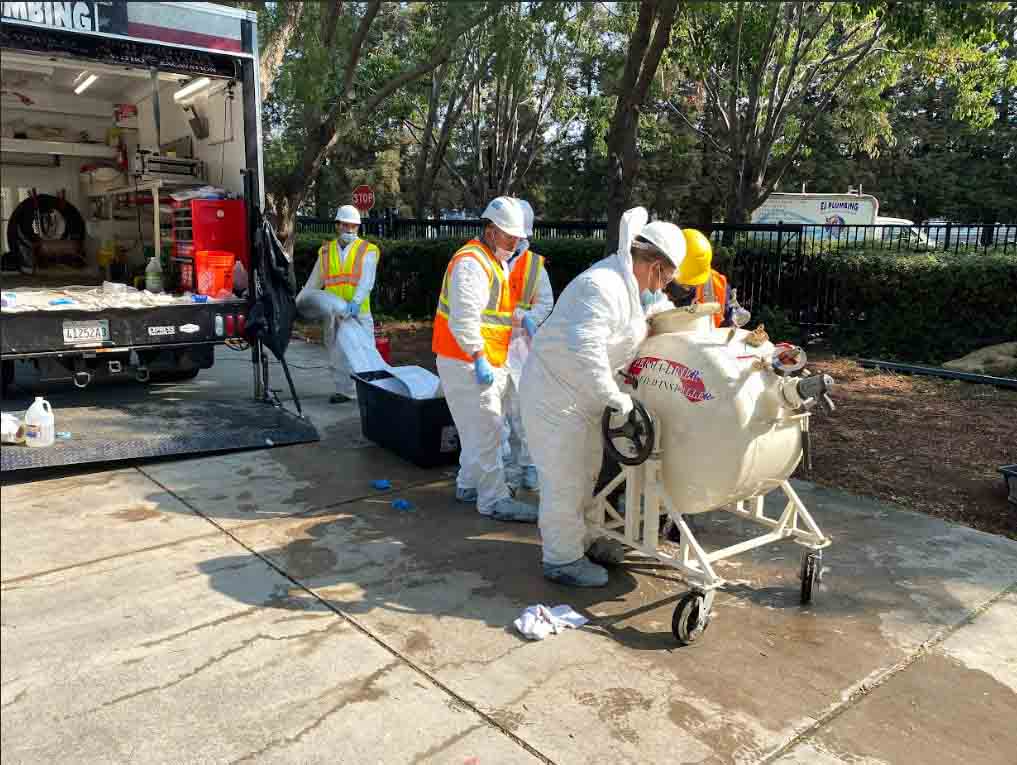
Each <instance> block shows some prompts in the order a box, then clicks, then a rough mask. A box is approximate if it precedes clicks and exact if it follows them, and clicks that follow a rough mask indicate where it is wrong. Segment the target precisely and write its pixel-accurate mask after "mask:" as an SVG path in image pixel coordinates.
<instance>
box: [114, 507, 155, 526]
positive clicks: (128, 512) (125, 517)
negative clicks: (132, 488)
mask: <svg viewBox="0 0 1017 765" xmlns="http://www.w3.org/2000/svg"><path fill="white" fill-rule="evenodd" d="M157 507H158V505H157V504H156V503H154V502H142V503H141V504H138V505H135V506H134V507H126V508H124V509H123V510H117V511H116V512H115V513H110V515H111V516H112V517H114V518H116V519H118V520H121V521H127V522H128V523H137V522H138V521H149V520H151V519H152V518H159V517H160V516H162V513H160V512H159V511H158V510H157V509H156V508H157Z"/></svg>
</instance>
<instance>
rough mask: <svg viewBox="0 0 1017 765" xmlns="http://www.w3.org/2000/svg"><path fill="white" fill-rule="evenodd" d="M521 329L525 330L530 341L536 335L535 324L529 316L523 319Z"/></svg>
mask: <svg viewBox="0 0 1017 765" xmlns="http://www.w3.org/2000/svg"><path fill="white" fill-rule="evenodd" d="M523 329H525V330H526V334H527V335H529V336H530V338H531V339H532V338H533V336H534V335H535V334H537V323H536V322H535V321H533V319H531V318H530V317H529V316H524V317H523Z"/></svg>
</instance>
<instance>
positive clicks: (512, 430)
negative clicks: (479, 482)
mask: <svg viewBox="0 0 1017 765" xmlns="http://www.w3.org/2000/svg"><path fill="white" fill-rule="evenodd" d="M521 254H522V251H519V252H517V253H516V254H514V255H513V256H512V257H511V258H509V260H508V264H507V265H508V269H509V270H510V271H511V269H512V265H513V264H514V263H515V261H516V259H517V258H518V257H519V256H520V255H521ZM538 254H539V253H538ZM553 308H554V290H553V289H552V287H551V279H550V277H548V275H547V269H541V271H540V277H539V279H538V280H537V294H536V296H535V297H534V299H533V307H532V308H531V309H530V310H529V311H524V312H520V313H522V314H523V315H524V316H529V317H530V318H531V319H532V320H533V323H534V324H536V325H537V326H538V327H539V326H540V325H541V324H543V323H544V321H545V320H546V319H547V317H548V316H550V315H551V310H552V309H553ZM531 345H532V341H531V340H530V338H529V337H528V336H527V334H526V330H525V329H523V328H522V327H518V328H516V329H513V330H512V340H511V344H510V345H509V358H508V363H507V366H508V369H509V382H508V391H507V392H506V402H505V409H506V412H507V415H508V416H507V419H508V425H509V427H508V454H507V456H506V464H505V473H506V475H507V477H508V479H509V482H510V483H512V484H518V483H519V482H520V481H521V478H522V474H523V470H525V469H526V468H527V467H530V466H532V465H533V458H532V457H531V456H530V450H529V447H528V446H527V444H526V431H525V428H524V426H523V412H522V409H521V407H520V403H519V382H520V378H521V377H522V371H523V366H524V364H525V363H526V357H527V356H528V355H529V349H530V346H531Z"/></svg>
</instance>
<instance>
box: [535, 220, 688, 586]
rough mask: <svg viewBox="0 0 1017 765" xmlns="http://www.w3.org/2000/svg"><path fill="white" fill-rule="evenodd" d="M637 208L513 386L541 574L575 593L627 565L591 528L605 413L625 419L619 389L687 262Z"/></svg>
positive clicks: (562, 307) (576, 286)
mask: <svg viewBox="0 0 1017 765" xmlns="http://www.w3.org/2000/svg"><path fill="white" fill-rule="evenodd" d="M647 219H648V215H647V212H646V210H645V209H643V208H641V207H637V208H634V209H632V210H629V211H627V212H626V213H625V214H624V215H623V216H622V219H621V227H620V231H619V237H618V241H619V244H618V250H617V251H616V252H615V253H614V254H613V255H610V256H608V257H607V258H605V259H604V260H602V261H600V262H599V263H596V264H594V265H593V266H591V267H590V268H588V269H587V270H586V271H584V272H583V273H582V274H580V275H579V276H577V277H576V278H575V279H573V280H572V281H571V282H569V284H568V286H567V287H565V289H564V290H562V293H561V295H559V296H558V303H557V305H555V308H554V312H553V313H552V314H551V316H550V317H549V318H548V319H547V320H546V321H545V322H544V323H543V325H541V327H540V331H539V332H538V333H537V337H536V339H535V340H534V343H533V348H532V349H531V351H530V355H529V356H528V358H527V359H526V366H525V367H524V368H523V377H522V381H521V382H520V385H519V394H520V399H521V401H522V410H523V424H524V425H525V426H526V435H527V437H528V438H529V444H530V450H531V451H532V452H533V456H534V458H535V460H536V463H537V472H538V474H539V475H540V536H541V541H542V545H543V573H544V576H545V577H546V578H547V579H550V580H551V581H554V582H558V583H560V584H564V585H568V586H573V587H603V586H604V585H606V584H607V582H608V572H607V569H606V568H604V566H610V565H617V564H619V563H621V562H622V560H623V559H624V556H625V549H624V547H623V546H622V545H621V543H620V542H618V541H616V540H613V539H609V538H607V537H599V538H597V537H596V536H595V532H594V530H593V529H592V528H591V527H590V525H589V524H588V523H587V512H588V511H589V510H590V509H591V507H592V500H593V489H594V485H595V482H596V478H597V472H598V469H599V468H600V465H601V457H602V454H603V442H602V440H601V427H600V423H601V419H602V416H603V413H604V410H605V407H606V408H607V409H610V410H612V411H613V412H615V413H616V415H617V416H621V417H624V416H627V415H628V414H629V412H631V411H632V408H633V406H634V405H633V403H632V398H631V396H629V394H627V393H625V392H623V391H622V390H621V389H620V388H619V386H618V382H619V378H618V376H617V374H616V373H617V370H619V369H623V368H626V367H627V366H628V365H629V364H630V363H631V362H632V360H633V359H634V358H635V355H636V351H637V349H638V348H639V345H640V344H641V343H642V342H643V340H644V339H645V338H646V334H647V329H648V327H647V323H648V322H647V319H648V317H650V316H652V315H653V314H654V313H655V312H656V311H658V310H660V308H661V307H662V306H665V305H667V300H666V299H665V298H664V297H663V295H662V290H663V289H664V287H666V286H667V285H668V284H669V283H670V282H671V281H672V280H673V279H674V275H675V273H676V272H677V270H678V269H679V268H680V267H681V264H682V259H683V258H684V257H685V238H684V237H683V236H682V232H681V230H680V229H679V228H678V227H677V226H675V225H674V224H673V223H668V222H665V221H653V222H652V223H649V222H647Z"/></svg>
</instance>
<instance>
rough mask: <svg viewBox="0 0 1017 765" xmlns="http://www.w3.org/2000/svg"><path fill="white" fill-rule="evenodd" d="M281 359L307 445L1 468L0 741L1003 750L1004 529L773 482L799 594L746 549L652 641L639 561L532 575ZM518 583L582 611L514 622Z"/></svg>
mask: <svg viewBox="0 0 1017 765" xmlns="http://www.w3.org/2000/svg"><path fill="white" fill-rule="evenodd" d="M293 359H294V364H295V365H299V366H301V367H302V368H301V369H300V370H295V371H296V375H297V379H298V384H299V385H300V390H301V394H302V396H305V397H306V401H307V409H308V411H309V412H310V413H311V416H312V418H314V421H315V424H316V425H317V426H318V427H319V430H320V431H321V433H322V435H323V441H322V442H321V443H319V444H310V445H302V446H293V447H283V448H277V449H273V450H267V451H259V452H249V453H244V454H235V455H225V456H217V457H211V458H206V459H196V460H182V461H176V462H164V463H159V464H150V465H144V466H141V467H140V468H137V469H135V468H129V469H124V470H115V471H108V472H104V473H91V474H80V475H75V476H69V477H62V478H50V479H46V480H42V481H35V482H22V483H18V484H11V485H5V486H4V487H3V489H2V508H3V509H2V521H3V529H2V540H3V544H2V550H0V552H2V556H0V558H2V560H0V563H2V566H0V567H2V580H3V586H2V590H3V591H2V604H3V608H2V612H3V617H2V643H3V645H2V651H0V664H2V675H3V679H2V704H3V710H2V711H3V713H2V739H3V741H2V749H3V761H4V762H5V763H7V762H11V763H43V762H58V761H60V762H80V763H91V762H118V763H119V762H144V763H149V762H155V763H162V762H166V763H170V762H172V763H190V762H216V763H218V762H240V761H245V762H294V763H298V762H299V763H306V762H323V763H324V762H332V763H334V762H350V763H368V762H379V763H403V762H434V763H457V764H461V763H503V762H504V763H514V762H554V763H579V762H587V761H589V760H591V759H598V760H602V759H606V758H611V759H614V760H618V761H624V762H650V761H659V762H675V763H685V762H688V763H755V762H759V763H769V762H779V763H782V765H784V764H787V763H820V765H823V764H825V763H883V762H887V763H909V762H921V763H940V762H941V763H952V762H970V763H976V762H977V763H997V762H998V763H1011V762H1013V756H1012V753H1013V752H1014V751H1017V593H1015V588H1017V543H1014V542H1012V541H1009V540H1006V539H1004V538H1000V537H993V536H990V535H986V534H983V533H980V532H976V531H973V530H970V529H966V528H963V527H958V526H954V525H951V524H947V523H944V522H942V521H939V520H937V519H934V518H931V517H928V516H924V515H919V514H915V513H909V512H906V511H902V510H899V509H897V508H893V507H887V506H884V505H880V504H878V503H874V502H870V501H867V500H860V499H857V498H853V497H849V496H846V495H843V494H840V493H837V492H832V491H828V490H823V489H818V488H816V487H812V486H810V485H808V484H799V485H798V487H797V488H798V489H799V491H800V492H801V494H802V497H803V499H804V501H805V502H806V504H807V505H808V506H809V507H810V508H811V509H812V510H813V512H814V514H815V516H816V518H817V520H818V521H819V523H820V524H821V525H822V526H823V527H824V530H825V531H827V533H829V534H831V535H832V536H833V538H834V545H833V546H832V547H831V548H830V549H829V550H828V551H827V552H826V556H825V559H824V563H825V565H826V567H827V574H826V577H825V581H824V584H823V586H822V590H821V591H820V592H819V593H818V595H817V596H816V598H815V601H814V603H813V605H812V606H811V607H808V608H803V607H801V606H800V605H799V604H798V595H797V590H798V580H797V568H798V548H796V547H794V546H793V545H785V546H771V547H768V548H764V549H763V550H760V551H756V552H755V553H753V554H750V555H746V556H744V557H742V558H739V559H735V560H734V561H731V562H729V563H727V564H726V565H725V566H723V567H722V568H721V571H722V572H723V575H724V576H726V577H727V578H729V579H730V580H731V581H732V585H731V586H730V587H729V588H728V589H727V591H726V592H724V593H723V594H721V595H720V596H719V597H718V599H717V604H716V619H715V621H714V623H713V624H712V625H711V627H710V629H709V630H708V631H707V633H706V635H705V636H704V638H703V639H702V641H701V642H700V643H697V644H696V645H695V646H692V647H690V648H678V647H677V646H676V644H675V642H674V639H673V637H672V636H671V631H670V620H671V614H672V611H673V609H674V606H675V603H676V601H677V600H678V598H680V596H681V595H682V594H683V593H684V592H685V591H686V588H685V586H684V585H683V584H682V583H681V582H679V581H678V580H677V579H676V577H674V575H673V574H671V573H670V572H669V571H668V570H666V569H665V568H662V567H660V566H658V565H657V564H656V563H648V562H646V561H640V560H639V559H638V558H634V557H630V560H629V562H628V563H627V564H626V566H625V567H623V568H622V569H620V570H618V571H616V572H614V573H613V574H612V580H611V584H610V586H609V587H608V588H606V589H604V590H599V591H581V592H576V591H570V590H566V589H563V588H559V587H557V586H555V585H551V584H549V583H547V582H545V581H544V580H543V579H542V578H541V577H540V569H539V559H540V555H539V539H538V537H537V534H536V530H535V529H533V528H532V527H525V526H517V525H506V524H499V523H496V522H493V521H489V520H487V519H484V518H481V517H480V516H479V515H477V514H476V513H475V512H473V511H472V510H470V509H468V508H465V507H463V506H461V505H457V504H456V503H455V502H454V501H453V494H454V487H453V483H452V480H451V473H450V471H447V470H446V471H443V470H434V471H424V470H419V469H417V468H415V467H413V466H411V465H407V464H406V463H402V462H401V461H399V460H398V459H397V458H395V457H393V456H392V455H390V454H388V453H386V452H384V451H382V450H380V449H378V448H377V447H374V446H371V445H369V444H367V443H366V442H364V441H363V439H362V438H360V436H359V425H358V420H357V413H356V409H355V406H353V405H343V406H338V407H336V406H330V405H328V404H327V403H326V399H327V395H328V393H329V392H330V380H329V378H328V373H327V370H325V369H324V363H323V360H322V358H321V356H320V349H318V348H317V347H315V346H304V345H302V344H295V346H294V353H293ZM212 371H213V373H214V374H212V375H209V376H207V377H206V376H204V375H203V376H199V378H198V379H197V380H196V381H195V382H194V383H193V384H191V385H203V386H204V392H203V394H209V395H222V396H227V395H232V392H231V391H235V390H240V389H243V386H244V385H245V384H247V381H246V373H247V367H246V366H245V365H244V364H243V363H242V362H238V361H236V360H233V359H230V360H229V361H225V362H224V363H222V364H220V365H218V366H217V367H216V368H215V369H214V370H212ZM203 378H204V379H203ZM817 438H818V439H819V442H820V443H821V438H822V434H821V432H820V433H817ZM376 478H388V479H389V480H391V481H392V483H393V485H394V490H393V491H392V492H388V493H385V494H379V493H378V492H375V491H374V490H373V489H371V487H370V483H371V481H372V480H374V479H376ZM396 497H401V498H405V499H407V500H409V501H410V502H411V503H412V504H413V508H414V509H413V510H412V511H411V512H399V511H397V510H394V509H393V508H392V507H391V501H392V500H393V499H394V498H396ZM700 525H701V527H702V529H701V541H703V542H705V543H706V544H707V545H708V546H709V547H716V546H723V545H725V544H729V543H730V542H731V541H734V540H735V539H736V538H738V536H739V533H740V532H743V531H744V530H743V528H742V526H741V523H740V522H739V521H737V520H736V519H734V518H730V517H728V518H725V517H724V516H716V517H712V518H711V517H707V518H704V519H703V520H702V523H701V524H700ZM538 602H542V603H546V604H549V605H555V604H557V603H561V602H565V603H569V604H571V605H573V606H574V607H576V608H578V609H579V610H581V611H583V612H584V613H586V615H588V616H589V617H591V620H592V621H591V623H590V624H589V625H588V626H587V627H586V628H584V629H582V630H578V631H570V632H566V633H564V634H562V635H559V636H556V637H553V638H551V639H549V640H547V641H544V642H542V643H530V642H527V641H525V640H523V639H522V638H520V637H519V636H518V635H517V634H515V633H514V632H513V631H512V629H511V627H510V626H509V625H510V623H511V621H512V619H514V618H515V617H516V616H517V615H518V613H519V611H520V610H521V609H522V608H523V607H525V606H527V605H530V604H533V603H538Z"/></svg>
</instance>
